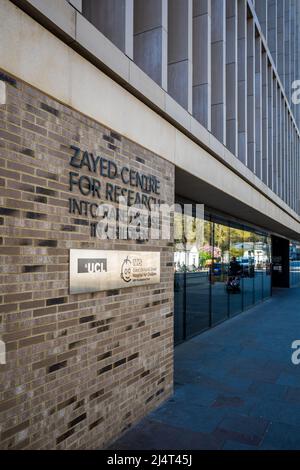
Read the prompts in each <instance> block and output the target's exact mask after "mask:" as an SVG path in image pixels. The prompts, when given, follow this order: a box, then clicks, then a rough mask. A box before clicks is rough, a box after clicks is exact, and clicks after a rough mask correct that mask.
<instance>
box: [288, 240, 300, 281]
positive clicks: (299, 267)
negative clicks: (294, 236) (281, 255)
mask: <svg viewBox="0 0 300 470" xmlns="http://www.w3.org/2000/svg"><path fill="white" fill-rule="evenodd" d="M299 284H300V243H299V242H291V243H290V285H291V286H297V285H299Z"/></svg>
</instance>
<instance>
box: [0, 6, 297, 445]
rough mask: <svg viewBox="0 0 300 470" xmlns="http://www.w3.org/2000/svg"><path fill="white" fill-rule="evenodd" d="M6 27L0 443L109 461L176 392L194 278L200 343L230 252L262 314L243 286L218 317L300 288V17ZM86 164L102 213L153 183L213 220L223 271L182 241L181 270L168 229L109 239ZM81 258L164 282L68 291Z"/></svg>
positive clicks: (225, 13)
mask: <svg viewBox="0 0 300 470" xmlns="http://www.w3.org/2000/svg"><path fill="white" fill-rule="evenodd" d="M0 24H1V28H0V161H1V168H0V184H1V188H0V201H1V204H0V206H1V208H0V223H1V227H0V228H1V246H0V255H1V261H2V262H1V293H0V297H1V301H0V320H1V321H0V340H1V341H2V342H3V344H4V345H5V361H4V360H2V361H1V362H3V364H2V363H1V364H0V375H1V389H0V399H1V402H0V415H1V420H0V422H1V427H0V443H1V444H0V446H1V448H4V449H11V448H13V449H15V448H22V449H39V448H42V449H72V448H74V449H75V448H76V449H79V448H102V447H106V446H108V445H109V444H110V443H111V442H112V441H113V440H114V439H116V438H117V437H118V436H119V435H120V434H122V433H123V432H125V431H126V429H128V427H130V426H131V425H132V424H134V423H136V422H137V421H138V420H139V419H140V418H141V417H142V416H144V415H145V414H146V413H147V412H149V411H150V410H151V409H153V408H154V407H156V406H158V405H159V403H161V402H162V401H163V400H164V399H166V397H168V396H169V395H170V394H171V393H172V386H173V344H174V324H175V327H176V325H178V319H179V317H178V305H179V303H180V302H184V307H183V310H184V315H183V318H182V319H180V322H181V321H182V325H183V326H184V329H185V330H188V327H187V325H188V323H187V314H188V307H187V300H186V299H187V297H188V295H189V294H188V291H187V290H186V284H187V274H189V275H190V273H195V274H196V275H197V276H198V277H199V276H200V274H201V276H202V277H204V276H207V280H206V281H205V282H207V283H208V284H209V287H208V291H209V292H208V294H207V295H208V297H207V298H208V299H209V300H208V303H209V306H208V307H207V309H208V310H207V312H208V315H209V318H210V319H209V320H208V321H207V327H210V326H213V325H214V324H215V323H217V320H216V321H214V317H213V315H214V307H213V305H214V304H213V303H214V299H216V298H217V295H219V294H218V292H221V290H222V289H223V287H224V282H225V277H224V276H225V275H224V276H223V274H224V273H225V271H226V269H227V268H226V269H225V267H226V266H227V267H228V264H229V258H230V256H233V255H234V256H238V257H239V258H240V263H241V265H243V266H244V265H245V266H246V267H245V270H244V272H247V276H246V275H245V278H246V277H247V281H248V278H249V279H252V278H253V283H252V280H251V286H252V287H251V289H252V290H251V296H252V300H253V302H252V300H251V302H248V301H247V302H246V301H245V299H246V291H247V292H248V290H247V289H248V287H247V289H246V287H245V286H246V284H247V285H248V284H249V283H248V282H247V283H246V281H243V286H242V287H243V289H244V287H245V291H244V290H243V294H242V295H243V297H242V300H241V303H240V306H239V307H238V308H237V307H235V308H234V310H232V311H231V310H230V308H229V310H228V312H227V313H225V314H224V315H223V314H222V315H220V318H219V319H220V320H221V319H222V320H223V319H225V317H226V318H227V317H228V316H231V314H233V313H238V312H239V311H242V310H243V309H244V308H248V307H249V306H251V305H252V304H253V303H255V302H256V301H258V300H263V299H264V298H266V297H267V296H268V295H270V293H271V290H270V288H271V282H272V283H273V285H274V286H275V285H281V286H283V285H286V287H287V286H289V285H290V284H291V283H292V284H295V283H297V282H298V281H299V279H298V265H297V264H296V263H297V261H299V260H300V257H299V241H300V204H299V200H300V190H299V177H300V167H299V161H300V134H299V126H300V104H298V101H299V95H300V93H299V91H298V90H299V89H300V83H298V80H300V63H299V57H300V3H299V2H297V1H295V0H256V1H255V2H254V1H253V0H147V1H146V0H82V1H81V0H70V1H67V0H52V1H48V0H13V1H10V0H0ZM74 149H75V152H76V151H78V152H79V153H78V155H79V154H80V155H82V156H84V155H90V156H91V154H92V155H97V156H99V158H100V157H101V159H102V160H101V164H103V168H104V169H103V171H102V172H101V174H100V177H99V183H97V184H99V185H98V186H97V188H98V190H96V199H97V198H98V196H99V199H101V198H102V195H103V193H102V190H104V188H105V187H106V188H108V187H109V188H111V189H112V186H108V185H109V184H111V185H112V183H113V184H114V187H113V189H112V191H115V192H114V194H115V196H114V198H113V197H111V194H113V193H111V192H110V193H109V194H108V193H106V199H109V198H110V197H111V199H109V200H110V201H111V202H112V203H113V204H116V203H117V196H116V194H117V193H116V191H117V192H118V194H121V193H122V194H126V196H128V197H129V199H130V198H136V197H137V196H136V195H137V193H138V182H139V181H140V180H139V178H142V176H144V177H145V178H146V179H147V177H148V178H150V179H151V181H152V180H153V179H155V181H159V190H158V187H157V188H156V189H157V190H156V191H155V187H153V186H151V189H150V190H149V191H143V188H142V190H141V192H142V193H146V194H147V195H148V196H147V197H152V198H156V199H159V202H160V203H166V204H173V203H174V202H179V203H184V202H192V203H200V204H204V205H205V207H206V210H205V212H206V227H207V231H206V235H205V236H206V242H207V243H206V242H205V246H206V245H207V246H208V248H207V247H206V248H205V249H206V251H207V252H208V253H210V257H206V258H205V260H204V255H203V252H204V251H205V250H202V251H201V253H202V255H201V256H202V258H201V262H200V252H199V251H193V250H194V247H193V246H191V247H189V248H187V246H186V245H185V246H182V247H181V248H178V246H179V245H180V241H178V240H176V239H175V244H176V243H177V245H176V246H175V255H176V256H175V259H174V237H173V235H174V234H173V233H172V231H171V234H170V237H169V239H168V240H151V239H148V240H146V241H143V242H141V241H139V240H113V241H112V240H106V241H105V242H103V241H100V240H97V238H95V237H94V234H93V232H92V228H91V227H92V226H93V221H94V219H95V216H94V212H93V211H94V209H95V206H93V204H94V203H95V186H93V188H94V191H93V192H92V191H88V189H87V188H86V184H88V182H89V181H90V178H91V177H92V176H93V175H91V168H90V167H89V166H88V165H89V164H86V165H85V166H84V165H82V166H81V167H80V170H78V168H79V167H78V166H77V169H76V171H75V170H74V168H72V163H71V162H72V155H74ZM76 149H77V150H76ZM82 158H83V157H82ZM86 158H88V157H86ZM89 158H90V157H89ZM99 161H100V160H99ZM73 166H74V165H73ZM110 168H122V169H123V168H125V169H126V170H125V174H126V175H127V172H128V174H129V173H130V175H131V176H132V179H130V181H129V180H127V178H123V179H122V178H121V173H118V171H117V170H116V174H115V175H112V174H111V173H110ZM71 171H72V172H73V173H72V174H73V177H72V178H74V179H76V178H81V177H83V178H85V179H83V180H82V181H84V183H85V184H83V185H82V187H81V188H80V192H79V183H77V180H76V183H74V185H73V183H72V181H73V180H71V179H70V172H71ZM122 174H123V173H122ZM131 176H130V178H131ZM105 185H106V186H105ZM73 186H74V187H73ZM129 186H130V188H129ZM116 188H118V189H116ZM122 191H123V192H122ZM80 193H81V196H82V195H84V198H83V199H84V200H83V202H82V203H83V207H84V209H82V207H81V209H80V213H79V212H78V211H79V209H78V207H77V209H76V210H77V212H76V211H75V209H74V207H75V206H71V205H70V204H72V202H70V200H72V195H74V194H75V195H77V196H78V195H80ZM77 196H76V197H77ZM108 196H109V197H108ZM129 199H128V201H129ZM74 204H75V203H74ZM93 208H94V209H93ZM175 225H176V224H175ZM222 227H227V228H226V230H225V229H223V228H222ZM234 230H235V231H234ZM238 230H240V232H237V231H238ZM241 231H242V232H243V233H241ZM251 234H253V235H251ZM226 237H227V238H226ZM234 237H236V238H234ZM219 240H221V241H219ZM226 240H227V241H226ZM251 244H252V245H251ZM289 246H291V249H290V253H291V254H290V255H289ZM202 248H203V247H202ZM73 249H82V250H88V249H90V250H96V249H99V250H112V251H121V250H128V251H132V252H136V253H139V252H143V251H145V252H147V251H152V252H159V253H160V282H158V283H156V284H155V283H153V284H146V285H139V286H134V287H126V288H114V289H107V290H102V291H100V292H96V293H95V292H90V293H89V292H84V293H79V294H77V293H70V289H69V282H70V279H69V270H70V264H69V263H70V258H69V254H70V250H73ZM271 250H273V251H272V252H271ZM180 252H183V253H184V260H183V261H182V258H181V255H180ZM211 252H213V254H211ZM178 253H179V254H178ZM195 253H196V255H195ZM266 253H268V254H266ZM186 256H187V258H188V259H191V261H189V262H186V261H185V260H186V259H187V258H186ZM279 258H280V260H279ZM289 258H290V260H291V261H292V262H294V265H292V275H291V277H290V276H289V274H288V272H289V270H290V269H291V263H289ZM203 260H204V261H203ZM278 260H279V261H278ZM174 261H175V264H176V263H177V264H178V263H179V265H178V266H179V268H180V270H181V271H180V272H182V269H183V272H184V287H182V288H183V289H185V290H184V295H183V297H182V298H181V297H180V295H179V294H178V292H179V290H178V289H180V288H181V287H180V285H179V284H180V283H177V284H176V282H175V295H174V289H173V285H174ZM198 262H199V265H198ZM252 262H253V272H252V264H251V263H252ZM191 266H193V269H191ZM274 266H276V269H275V270H274V272H272V270H273V269H274ZM175 271H176V266H175ZM226 272H227V271H226ZM199 273H200V274H199ZM176 274H178V273H175V277H176ZM271 274H272V281H270V284H269V280H268V284H265V283H264V282H265V281H264V279H266V276H270V275H271ZM201 276H200V277H201ZM177 277H178V276H177ZM178 278H179V277H178ZM195 279H196V277H195ZM257 279H262V281H261V283H260V281H259V283H260V286H262V287H259V289H262V291H261V294H259V296H258V297H257V298H256V294H255V292H256V281H257ZM291 279H292V281H291ZM193 282H194V281H193ZM197 282H198V281H196V285H197V286H198V285H199V286H200V283H201V282H200V281H199V284H197ZM218 285H219V287H220V289H219V290H218V288H217V287H218ZM264 286H265V287H264ZM266 286H267V287H266ZM222 292H224V289H223V290H222ZM193 295H194V294H193ZM222 295H223V294H222ZM247 295H248V294H247ZM183 298H184V300H183ZM218 299H219V300H218V302H219V301H220V305H223V304H224V302H223V301H224V299H225V297H224V298H223V297H222V299H223V300H222V299H221V297H218ZM226 299H227V300H228V299H229V297H226ZM198 300H199V299H198ZM227 300H226V302H227ZM227 303H228V305H229V304H230V301H229V300H228V302H227ZM195 304H197V300H196V303H195ZM230 305H231V304H230ZM193 308H194V307H193ZM218 308H219V307H218ZM222 308H223V307H222ZM176 309H177V310H176ZM174 312H175V319H174ZM176 312H177V313H176ZM218 312H219V313H220V311H219V310H218ZM196 313H197V312H196ZM194 314H195V312H194V311H193V315H194ZM176 315H177V317H176ZM176 322H177V323H176ZM201 328H202V327H201ZM201 328H200V327H199V328H198V329H197V328H194V329H193V328H192V330H193V333H196V332H199V331H200V329H201ZM175 333H176V332H175ZM187 336H189V335H188V334H187V331H185V333H184V334H183V335H182V337H181V338H179V340H184V339H185V338H186V337H187ZM175 339H176V338H175ZM1 354H2V353H1ZM4 362H5V363H4Z"/></svg>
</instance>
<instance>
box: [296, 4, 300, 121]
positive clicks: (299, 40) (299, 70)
mask: <svg viewBox="0 0 300 470" xmlns="http://www.w3.org/2000/svg"><path fill="white" fill-rule="evenodd" d="M298 79H300V2H296V80H298ZM295 119H296V123H297V125H298V128H299V129H300V105H296V110H295Z"/></svg>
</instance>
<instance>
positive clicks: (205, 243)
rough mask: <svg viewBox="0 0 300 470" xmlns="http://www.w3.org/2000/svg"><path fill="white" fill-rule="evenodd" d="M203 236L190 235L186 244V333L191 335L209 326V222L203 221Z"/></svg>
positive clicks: (210, 254)
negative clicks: (199, 237) (196, 237)
mask: <svg viewBox="0 0 300 470" xmlns="http://www.w3.org/2000/svg"><path fill="white" fill-rule="evenodd" d="M203 223H204V234H203V235H204V236H203V238H202V239H200V240H199V239H198V240H196V239H195V238H194V237H191V239H190V241H189V243H187V244H186V254H187V269H186V335H187V337H189V336H192V335H194V334H196V333H199V332H200V331H203V330H205V329H207V328H208V327H209V323H210V316H209V310H210V308H209V301H210V285H209V275H210V272H209V264H210V260H211V257H212V246H211V230H210V222H208V221H204V222H203Z"/></svg>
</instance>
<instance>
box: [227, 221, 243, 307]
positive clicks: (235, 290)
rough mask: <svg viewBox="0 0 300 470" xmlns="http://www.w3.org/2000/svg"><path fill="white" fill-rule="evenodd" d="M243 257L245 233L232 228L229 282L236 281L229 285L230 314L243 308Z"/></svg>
mask: <svg viewBox="0 0 300 470" xmlns="http://www.w3.org/2000/svg"><path fill="white" fill-rule="evenodd" d="M243 258H244V234H243V231H242V230H240V229H236V228H233V227H231V228H230V269H229V275H230V277H229V283H230V282H232V281H231V279H232V280H233V281H234V282H235V284H234V285H233V287H232V288H231V285H230V284H229V286H228V289H227V290H228V294H229V314H230V315H235V314H237V313H240V312H241V311H242V310H243V295H242V293H243V284H244V279H243Z"/></svg>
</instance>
